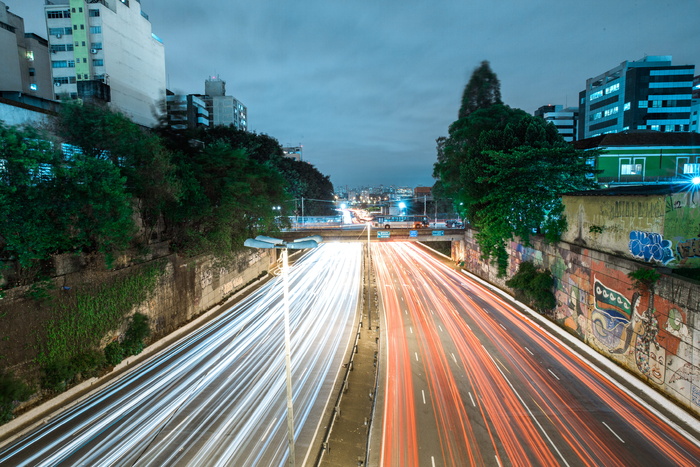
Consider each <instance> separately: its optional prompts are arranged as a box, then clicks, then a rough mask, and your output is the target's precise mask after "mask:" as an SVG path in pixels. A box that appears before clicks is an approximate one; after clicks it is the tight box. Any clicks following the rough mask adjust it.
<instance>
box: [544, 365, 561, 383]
mask: <svg viewBox="0 0 700 467" xmlns="http://www.w3.org/2000/svg"><path fill="white" fill-rule="evenodd" d="M547 371H549V372H550V373H551V374H552V376H554V377H555V378H556V379H557V381H561V380H560V379H559V377H558V376H557V375H555V374H554V372H553V371H552V370H550V369H549V368H547Z"/></svg>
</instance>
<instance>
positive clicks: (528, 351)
mask: <svg viewBox="0 0 700 467" xmlns="http://www.w3.org/2000/svg"><path fill="white" fill-rule="evenodd" d="M523 348H524V349H525V350H527V353H529V354H530V355H532V356H533V357H534V356H535V354H534V353H532V352H531V351H530V349H528V348H527V347H523Z"/></svg>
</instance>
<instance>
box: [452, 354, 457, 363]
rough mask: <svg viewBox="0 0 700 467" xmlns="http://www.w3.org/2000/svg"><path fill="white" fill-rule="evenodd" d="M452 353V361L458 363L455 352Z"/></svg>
mask: <svg viewBox="0 0 700 467" xmlns="http://www.w3.org/2000/svg"><path fill="white" fill-rule="evenodd" d="M451 353H452V360H454V361H455V363H457V358H455V354H454V352H451Z"/></svg>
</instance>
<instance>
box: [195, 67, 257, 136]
mask: <svg viewBox="0 0 700 467" xmlns="http://www.w3.org/2000/svg"><path fill="white" fill-rule="evenodd" d="M201 97H202V99H204V102H205V103H206V106H207V111H208V112H209V126H232V127H234V128H236V129H238V130H243V131H247V130H248V109H247V107H246V106H245V105H243V103H242V102H240V101H239V100H238V99H236V98H235V97H233V96H227V95H226V81H224V80H222V79H220V78H219V77H218V76H212V77H211V78H210V79H207V80H206V81H205V82H204V95H203V96H201Z"/></svg>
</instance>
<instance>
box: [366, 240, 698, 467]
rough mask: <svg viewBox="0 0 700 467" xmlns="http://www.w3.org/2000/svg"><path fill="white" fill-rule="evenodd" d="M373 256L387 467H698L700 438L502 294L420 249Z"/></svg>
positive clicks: (406, 246)
mask: <svg viewBox="0 0 700 467" xmlns="http://www.w3.org/2000/svg"><path fill="white" fill-rule="evenodd" d="M372 257H373V263H374V267H375V268H376V271H377V286H378V288H379V291H380V300H381V302H382V305H383V308H384V318H385V323H384V326H383V329H384V339H385V342H384V344H383V348H384V350H383V355H384V357H383V359H385V360H383V364H384V365H385V367H384V369H383V370H382V372H381V373H382V374H383V378H382V380H383V382H382V383H381V384H382V386H383V391H384V394H383V403H382V409H381V410H378V415H379V416H380V417H381V420H379V419H377V418H375V420H374V426H381V427H382V430H381V436H377V439H378V442H375V443H373V446H372V452H375V453H377V454H376V457H375V460H377V458H378V460H377V463H378V464H380V465H383V466H402V467H406V466H443V465H449V466H466V465H479V466H483V465H485V466H506V465H513V466H520V465H522V466H531V465H543V466H544V465H548V466H549V465H563V466H594V465H595V466H603V465H604V466H633V465H634V466H666V465H669V466H670V465H673V466H697V465H700V447H699V445H698V442H697V440H690V439H688V438H686V437H685V436H684V434H683V433H681V432H679V430H678V429H677V427H676V426H674V425H672V424H670V423H669V422H668V420H667V419H665V418H663V417H662V416H660V415H659V414H658V412H656V411H655V410H653V409H650V408H649V407H648V406H646V405H644V404H642V403H641V402H640V400H639V399H638V398H636V397H634V396H633V395H632V394H630V393H629V392H628V391H627V390H625V389H623V388H621V387H620V386H618V385H616V384H614V383H613V382H612V381H611V380H609V379H607V378H606V377H604V376H603V375H601V373H600V372H598V371H596V370H594V369H593V368H592V367H591V366H590V365H589V364H588V363H587V362H586V361H584V360H583V359H581V358H580V357H579V355H578V354H577V353H575V352H573V351H572V350H571V349H570V348H569V347H567V346H565V345H563V344H562V342H561V341H560V340H558V339H556V338H554V337H552V336H551V335H550V334H548V333H547V332H545V331H544V330H543V329H541V328H540V327H539V326H537V325H536V324H534V323H533V322H532V321H531V320H530V319H528V318H526V317H525V316H524V315H523V314H522V313H520V312H518V311H516V310H514V309H513V308H512V307H511V306H510V305H509V304H508V303H506V302H505V301H504V300H502V299H501V298H500V297H499V296H497V295H495V294H494V293H492V292H490V291H488V290H487V289H485V288H483V287H482V286H480V285H478V284H477V283H475V282H473V281H471V280H470V279H468V278H467V277H466V276H465V275H463V274H461V273H459V272H458V271H455V270H453V269H451V268H449V267H447V266H445V265H444V264H443V263H442V262H441V261H438V260H436V259H435V258H434V257H433V256H431V255H430V254H427V253H426V252H425V251H424V250H422V249H421V248H420V247H418V246H416V245H415V244H411V243H384V244H374V245H372ZM379 423H381V425H379Z"/></svg>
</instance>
